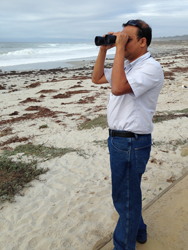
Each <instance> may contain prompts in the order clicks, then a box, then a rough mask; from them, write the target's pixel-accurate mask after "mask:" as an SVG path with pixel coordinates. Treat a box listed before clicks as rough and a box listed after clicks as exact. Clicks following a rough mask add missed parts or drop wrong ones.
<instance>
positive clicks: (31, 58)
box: [0, 42, 115, 71]
mask: <svg viewBox="0 0 188 250" xmlns="http://www.w3.org/2000/svg"><path fill="white" fill-rule="evenodd" d="M98 51H99V47H97V46H95V44H94V42H93V43H92V42H85V43H25V42H19V43H17V42H14V43H13V42H9V43H8V42H7V43H0V70H1V71H10V70H33V69H34V70H35V69H50V68H58V67H71V61H72V62H73V61H82V60H92V59H96V57H97V55H98ZM114 53H115V49H114V48H113V49H111V50H109V51H108V54H107V55H108V57H109V58H110V57H112V56H113V55H114Z"/></svg>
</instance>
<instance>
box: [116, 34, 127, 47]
mask: <svg viewBox="0 0 188 250" xmlns="http://www.w3.org/2000/svg"><path fill="white" fill-rule="evenodd" d="M113 35H114V36H116V37H117V38H116V42H115V46H116V47H117V46H123V47H125V45H126V44H127V42H128V40H129V36H128V35H127V33H126V32H124V31H121V32H116V33H114V34H113Z"/></svg>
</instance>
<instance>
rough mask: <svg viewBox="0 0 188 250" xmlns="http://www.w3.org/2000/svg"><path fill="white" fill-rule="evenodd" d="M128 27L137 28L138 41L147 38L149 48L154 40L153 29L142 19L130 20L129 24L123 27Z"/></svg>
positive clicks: (124, 24)
mask: <svg viewBox="0 0 188 250" xmlns="http://www.w3.org/2000/svg"><path fill="white" fill-rule="evenodd" d="M128 25H130V26H135V27H137V38H138V41H139V40H140V39H141V38H142V37H145V38H146V41H147V46H149V45H150V43H151V39H152V29H151V27H150V26H149V25H148V24H147V23H145V22H144V21H142V20H140V19H136V20H129V21H128V22H127V23H123V27H126V26H128Z"/></svg>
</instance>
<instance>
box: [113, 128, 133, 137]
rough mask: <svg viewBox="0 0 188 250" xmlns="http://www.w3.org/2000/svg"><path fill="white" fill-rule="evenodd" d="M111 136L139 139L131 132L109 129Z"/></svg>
mask: <svg viewBox="0 0 188 250" xmlns="http://www.w3.org/2000/svg"><path fill="white" fill-rule="evenodd" d="M109 135H110V136H112V137H114V136H118V137H137V134H135V133H132V132H129V131H117V130H112V129H109Z"/></svg>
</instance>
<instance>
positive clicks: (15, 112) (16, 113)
mask: <svg viewBox="0 0 188 250" xmlns="http://www.w3.org/2000/svg"><path fill="white" fill-rule="evenodd" d="M18 114H19V113H18V111H14V112H13V113H11V114H10V116H12V115H18Z"/></svg>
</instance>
